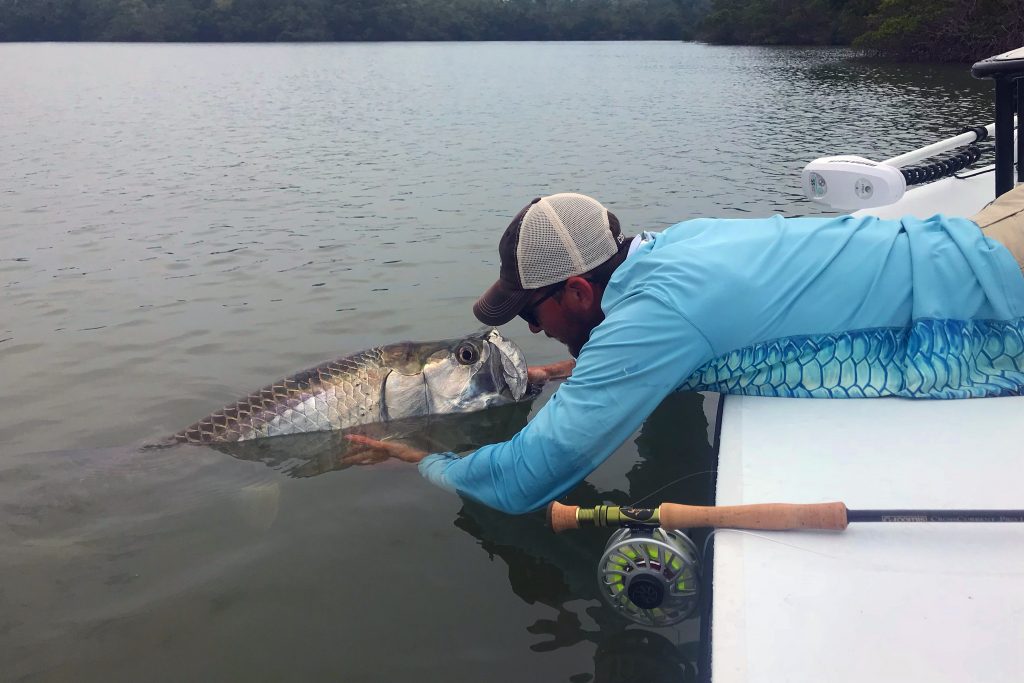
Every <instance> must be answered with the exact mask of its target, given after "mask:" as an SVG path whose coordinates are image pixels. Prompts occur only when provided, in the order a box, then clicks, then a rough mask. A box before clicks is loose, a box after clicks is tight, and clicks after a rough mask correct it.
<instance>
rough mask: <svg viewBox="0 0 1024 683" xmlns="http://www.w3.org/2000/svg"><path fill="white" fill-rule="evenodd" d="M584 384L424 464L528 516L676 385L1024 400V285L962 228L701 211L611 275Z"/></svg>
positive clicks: (997, 248) (1010, 263) (1009, 260)
mask: <svg viewBox="0 0 1024 683" xmlns="http://www.w3.org/2000/svg"><path fill="white" fill-rule="evenodd" d="M601 307H602V309H603V311H604V314H605V320H604V321H603V322H602V323H601V324H600V325H598V326H597V327H596V328H595V329H594V331H593V333H592V334H591V337H590V340H589V341H588V342H587V343H586V344H585V345H584V346H583V349H582V351H581V352H580V355H579V358H578V359H577V364H576V368H575V369H574V370H573V373H572V376H571V377H570V378H569V379H568V380H567V381H566V382H565V383H563V384H562V386H560V387H559V389H558V391H557V392H556V393H555V394H554V395H553V396H552V398H551V400H550V401H549V402H548V403H547V404H546V405H545V406H544V407H543V408H542V409H541V410H540V411H539V412H538V413H537V415H536V416H535V417H534V419H533V420H531V422H530V423H529V424H528V425H527V426H526V427H525V428H524V429H523V430H522V431H520V432H519V433H518V434H517V435H516V436H514V437H513V438H512V439H511V440H509V441H506V442H504V443H499V444H494V445H491V446H485V447H483V448H481V449H479V450H477V451H476V452H474V453H472V454H470V455H469V456H466V457H465V458H459V457H458V456H456V455H454V454H452V453H442V454H433V455H430V456H427V457H426V458H425V459H424V460H423V461H422V462H421V463H420V465H419V467H420V472H421V473H422V474H423V476H425V477H426V478H427V479H429V480H430V481H432V482H434V483H436V484H438V485H440V486H442V487H445V488H447V489H450V490H453V491H458V492H460V493H462V494H463V495H466V496H469V497H471V498H474V499H476V500H478V501H481V502H483V503H485V504H487V505H489V506H491V507H495V508H498V509H500V510H504V511H507V512H513V513H519V512H526V511H529V510H532V509H534V508H537V507H539V506H541V505H543V504H545V503H547V502H548V501H550V500H552V499H554V498H557V497H558V496H560V495H562V494H563V493H565V492H566V491H568V490H569V489H570V488H572V487H573V486H575V485H576V484H577V483H578V482H579V481H580V480H582V479H583V478H584V477H585V476H587V475H588V474H589V473H590V472H592V471H593V470H594V469H595V468H596V467H597V466H598V465H600V464H601V462H603V461H604V460H605V459H606V458H607V457H608V456H609V455H611V453H612V452H614V450H615V448H617V447H618V445H619V444H621V443H622V442H623V441H624V440H625V439H627V438H628V437H629V435H630V434H632V433H633V432H634V431H635V430H636V429H637V428H638V427H639V426H640V424H641V423H642V422H643V420H645V419H646V418H647V416H648V415H649V414H650V413H651V412H652V411H653V410H654V408H655V407H656V406H657V405H658V404H659V403H660V402H661V400H662V399H663V398H664V397H665V396H666V395H667V394H669V393H670V392H672V391H677V390H681V389H691V390H709V391H719V392H723V393H740V394H752V395H763V396H803V397H865V396H869V397H873V396H902V397H907V398H966V397H976V396H999V395H1009V394H1019V393H1021V392H1022V390H1024V277H1022V276H1021V271H1020V268H1019V267H1018V265H1017V263H1016V261H1015V260H1014V258H1013V256H1012V255H1011V254H1010V253H1009V251H1007V250H1006V248H1005V247H1003V246H1002V245H1001V244H999V243H998V242H995V241H993V240H990V239H987V238H985V237H984V236H983V235H982V233H981V231H980V230H979V228H978V227H977V225H975V224H974V223H972V222H971V221H969V220H967V219H963V218H947V217H944V216H941V215H939V216H933V217H932V218H929V219H927V220H919V219H915V218H904V219H902V220H881V219H878V218H873V217H860V218H855V217H852V216H843V217H839V218H797V219H785V218H782V217H779V216H776V217H773V218H769V219H762V220H715V219H698V220H692V221H687V222H684V223H680V224H678V225H675V226H672V227H671V228H669V229H667V230H665V231H664V232H662V233H658V234H654V235H653V236H652V239H649V240H647V241H645V242H644V243H643V244H641V246H640V247H639V248H638V249H636V251H635V253H633V254H631V255H630V256H629V258H627V259H626V261H624V262H623V264H622V265H621V266H619V268H618V269H617V270H616V271H615V273H614V275H613V276H612V278H611V280H610V281H609V283H608V286H607V287H606V289H605V292H604V294H603V297H602V300H601Z"/></svg>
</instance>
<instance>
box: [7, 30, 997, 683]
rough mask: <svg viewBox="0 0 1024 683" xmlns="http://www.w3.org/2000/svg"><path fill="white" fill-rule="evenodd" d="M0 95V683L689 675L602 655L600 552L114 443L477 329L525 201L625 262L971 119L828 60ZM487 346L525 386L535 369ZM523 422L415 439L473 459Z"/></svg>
mask: <svg viewBox="0 0 1024 683" xmlns="http://www.w3.org/2000/svg"><path fill="white" fill-rule="evenodd" d="M0 65H2V66H0V92H3V93H4V97H3V98H2V99H0V130H2V131H3V136H2V137H0V178H2V180H3V182H2V183H0V363H2V365H0V368H2V379H3V381H2V383H0V444H2V445H3V447H2V450H0V505H2V506H3V516H2V517H0V519H2V522H0V547H2V548H3V553H2V554H0V658H2V660H3V661H4V662H5V678H6V677H10V678H13V679H15V680H19V679H25V680H76V681H79V680H139V679H141V678H149V679H166V680H182V679H184V678H186V677H192V678H196V679H207V680H210V679H241V678H249V679H257V680H280V679H286V678H287V679H294V680H300V679H301V680H321V679H324V680H326V679H330V680H338V679H342V680H434V679H440V678H444V679H448V680H453V681H477V680H496V681H497V680H510V681H518V680H522V679H524V678H527V677H530V676H533V677H535V678H538V679H539V680H570V681H573V682H574V683H582V682H584V681H590V680H595V681H611V680H618V681H623V680H633V679H630V678H629V676H630V675H638V676H641V678H642V680H647V681H656V680H680V679H683V680H686V679H692V678H693V677H695V676H696V669H695V667H696V662H697V643H696V634H697V628H696V624H695V622H688V623H687V624H684V625H682V626H680V627H678V628H674V629H663V630H658V631H651V630H646V631H645V630H643V629H637V628H629V629H625V628H624V624H622V623H621V622H618V621H616V620H615V619H614V618H613V616H612V615H609V614H608V612H607V610H605V609H604V608H602V607H601V604H600V602H599V601H598V600H597V596H596V589H595V586H594V574H595V572H596V560H597V558H598V557H599V555H600V552H601V548H602V546H603V543H604V536H603V535H602V534H599V533H596V532H595V533H583V534H580V535H576V536H560V537H553V536H552V535H551V534H550V533H548V532H547V531H546V530H545V529H544V526H543V520H542V519H541V518H539V517H538V516H536V515H533V516H525V517H518V518H512V517H506V516H503V515H498V514H495V513H492V512H490V511H487V510H485V509H481V508H480V507H478V506H475V505H471V504H468V503H463V502H462V501H460V500H459V499H458V498H457V497H454V496H451V495H449V494H446V493H444V492H441V491H438V490H435V489H433V488H432V487H430V486H429V485H427V484H426V483H425V482H423V481H422V480H420V478H419V477H418V475H417V473H416V472H415V469H414V468H411V467H408V466H405V465H402V464H400V463H388V464H385V465H380V466H377V467H373V468H349V469H338V468H337V467H336V463H334V462H332V461H331V460H330V457H328V456H325V453H326V452H327V451H325V450H324V448H323V447H321V446H317V447H316V448H314V449H313V450H314V451H315V452H314V453H313V454H312V455H309V454H308V453H304V452H303V453H299V455H300V456H303V457H299V458H298V459H297V460H296V461H294V462H291V464H290V465H288V466H280V465H281V463H282V462H285V461H288V458H289V457H291V455H294V454H295V453H286V454H285V456H284V457H283V459H278V460H272V462H274V463H277V464H278V465H279V466H278V467H277V468H273V467H268V466H266V465H265V464H263V463H262V462H260V461H259V458H257V459H256V460H244V459H241V458H232V457H228V456H227V455H225V454H223V453H219V452H216V451H210V450H204V449H185V450H182V449H171V450H164V451H139V450H138V449H137V446H138V445H139V444H142V443H145V442H147V441H152V440H155V439H157V438H159V437H162V436H164V435H166V434H169V433H172V432H174V431H176V430H178V429H180V428H181V427H183V426H185V425H187V424H190V423H191V422H193V421H194V420H196V419H197V418H199V417H202V416H203V415H205V414H207V413H209V412H210V411H212V410H214V409H216V408H219V407H221V406H222V405H224V404H226V403H228V402H231V401H233V400H235V399H236V398H238V397H239V396H240V395H242V394H245V393H247V392H248V391H250V390H252V389H255V388H258V387H260V386H263V385H265V384H267V383H269V382H270V381H272V380H274V379H276V378H279V377H281V376H284V375H286V374H290V373H291V372H294V371H296V370H299V369H302V368H305V367H308V366H311V365H314V364H316V363H318V362H320V361H323V360H326V359H328V358H333V357H336V356H340V355H344V354H346V353H349V352H352V351H356V350H359V349H362V348H365V347H367V346H371V345H374V344H378V343H382V342H386V341H395V340H398V339H402V338H416V339H432V338H444V337H451V336H454V335H456V334H459V333H462V332H467V331H470V330H473V329H475V328H476V327H477V323H476V322H475V320H474V319H473V318H472V314H471V312H470V306H471V304H472V302H473V301H474V300H475V297H476V296H477V295H478V294H479V293H480V292H481V291H482V290H483V289H484V288H485V287H486V286H487V285H488V284H490V282H492V281H493V279H494V277H495V275H496V270H497V259H496V244H497V239H498V237H499V236H500V233H501V231H502V230H503V229H504V226H505V225H506V224H507V222H508V220H509V219H510V218H511V217H512V216H513V215H514V214H515V213H516V212H517V211H518V210H519V208H520V207H521V206H522V205H523V204H525V203H526V202H527V201H528V200H529V199H531V198H532V197H534V196H539V195H541V194H547V193H551V192H558V191H568V190H571V191H581V192H586V193H588V194H592V195H594V196H596V197H598V198H599V199H601V200H602V201H603V202H604V203H605V204H607V205H608V206H609V207H610V208H611V209H612V210H613V211H615V213H616V214H617V215H618V216H619V218H620V219H621V221H622V223H623V225H624V227H625V229H626V231H627V232H628V233H632V232H635V231H638V230H640V229H646V228H659V227H664V226H666V225H669V224H671V223H674V222H676V221H679V220H683V219H685V218H689V217H696V216H706V215H713V216H762V215H768V214H771V213H782V214H784V215H790V216H794V215H803V214H811V213H819V212H820V210H819V209H818V207H816V206H815V205H812V204H810V203H808V202H806V201H804V200H803V199H802V197H801V196H800V191H799V169H800V168H801V167H802V165H803V164H804V163H805V162H806V161H808V160H810V159H813V158H815V157H817V156H821V155H824V154H833V153H857V154H863V155H865V156H869V157H875V158H885V157H888V156H894V155H896V154H899V153H902V152H905V151H908V150H909V149H912V148H914V147H916V146H919V145H922V144H925V143H929V142H932V141H934V140H936V139H938V138H941V137H946V136H949V135H952V134H955V133H956V132H958V131H959V128H960V127H961V126H963V125H967V124H971V125H973V124H978V123H988V122H989V121H990V118H991V114H990V111H989V110H990V104H989V93H990V88H991V84H989V83H987V82H978V81H973V80H972V79H971V78H970V77H969V75H968V73H967V69H966V68H964V67H937V66H921V65H917V66H914V65H911V66H907V65H885V64H878V63H870V62H863V61H856V60H851V59H850V54H849V53H846V52H843V51H835V50H805V49H786V48H736V47H709V46H704V45H697V44H683V43H667V42H666V43H563V44H551V43H519V44H512V43H482V44H365V45H347V44H346V45H301V46H300V45H203V46H196V45H60V44H56V45H55V44H39V45H0ZM506 332H507V333H508V334H510V335H511V336H512V337H513V338H514V339H515V340H516V341H518V342H519V343H520V344H521V345H522V346H523V348H524V350H525V352H526V355H527V358H528V359H529V360H530V361H531V362H532V363H541V362H547V361H552V360H556V359H559V358H561V357H562V356H563V351H562V349H560V348H559V347H558V346H557V345H556V344H554V343H553V342H550V341H549V340H545V339H542V338H536V337H532V336H531V335H529V334H528V333H527V331H526V330H525V329H523V328H522V326H516V324H515V323H513V324H512V325H510V326H509V327H508V329H507V330H506ZM549 394H550V390H549V391H548V392H547V393H545V394H544V395H542V396H541V397H540V399H538V400H537V401H536V402H534V404H533V405H532V406H525V407H523V409H522V410H519V411H518V412H517V411H513V412H511V413H506V414H502V415H501V416H499V418H498V419H490V418H486V419H485V418H479V420H482V422H475V421H474V420H477V419H478V418H472V419H470V420H469V421H468V422H467V423H460V424H459V425H457V426H456V427H455V431H456V432H458V435H456V436H452V434H451V433H450V432H445V433H444V434H442V435H441V436H440V437H437V438H440V439H441V440H442V441H444V440H445V439H450V440H452V443H457V444H458V445H459V446H463V447H468V446H470V445H472V444H473V443H477V442H483V441H487V440H490V439H493V438H500V437H501V436H502V435H503V434H506V433H510V431H514V430H515V428H516V427H517V426H518V425H519V424H521V423H522V421H523V420H525V419H526V417H527V415H528V413H529V410H530V409H531V407H532V409H536V408H537V407H539V406H540V405H542V404H543V402H544V401H545V400H546V399H547V396H548V395H549ZM712 410H713V406H711V405H710V402H709V405H705V404H704V401H703V399H702V397H701V396H699V395H684V396H679V397H674V398H673V399H672V400H671V401H669V402H668V403H667V404H666V405H664V406H662V408H661V409H660V410H659V412H658V413H657V414H656V415H655V417H654V418H652V419H651V420H649V421H648V425H647V426H646V427H645V429H644V431H643V433H642V434H641V435H639V436H638V438H637V439H635V440H630V441H628V442H627V443H626V444H624V445H623V446H622V447H621V448H620V449H619V450H618V451H617V452H616V454H615V455H614V456H613V458H612V459H611V460H610V461H609V463H608V464H606V465H605V466H603V467H602V468H601V469H599V470H598V471H597V472H596V473H595V474H594V475H592V476H591V477H590V479H589V480H588V483H587V484H585V485H584V486H582V487H581V488H580V489H579V490H578V491H576V492H574V493H573V495H572V496H570V500H571V501H572V502H576V503H583V504H586V503H594V502H600V501H602V500H609V501H617V502H622V503H626V502H631V501H634V500H636V499H637V498H639V497H640V496H644V495H647V494H649V493H651V492H652V491H653V490H655V489H657V488H658V487H659V486H661V485H662V484H663V483H667V482H669V481H671V480H673V479H676V478H677V477H680V476H684V475H686V474H692V473H697V472H702V471H703V470H705V469H707V467H708V466H709V463H710V453H709V450H710V449H709V446H708V434H707V429H708V427H707V417H706V413H707V412H710V411H712ZM467 433H468V434H469V436H466V435H467ZM435 436H436V435H435ZM290 448H294V449H295V452H296V453H298V452H299V451H301V450H302V449H303V448H305V446H302V447H299V446H294V447H290ZM318 449H319V450H318ZM236 455H238V454H236ZM305 456H308V457H305ZM325 457H326V460H325ZM296 463H298V464H296ZM321 475H322V476H321ZM709 487H710V481H709V477H708V476H707V475H701V474H697V475H696V476H693V477H691V478H690V479H687V480H685V481H684V482H682V483H680V484H678V485H676V486H675V487H673V488H670V489H669V490H667V491H663V492H661V493H660V494H658V496H657V498H658V499H659V500H676V501H680V502H698V503H699V502H707V499H708V495H709ZM650 502H657V501H650ZM630 672H632V673H630Z"/></svg>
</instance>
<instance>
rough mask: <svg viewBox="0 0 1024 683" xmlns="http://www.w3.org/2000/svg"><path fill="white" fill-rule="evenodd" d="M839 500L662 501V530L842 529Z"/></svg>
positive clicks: (843, 509)
mask: <svg viewBox="0 0 1024 683" xmlns="http://www.w3.org/2000/svg"><path fill="white" fill-rule="evenodd" d="M846 525H847V520H846V505H844V504H843V503H839V502H835V503H803V504H796V503H760V504H755V505H728V506H723V507H699V506H695V505H679V504H677V503H662V505H661V526H662V527H664V528H666V529H689V528H691V527H715V528H719V529H765V530H771V531H784V530H788V529H827V530H833V531H842V530H843V529H845V528H846Z"/></svg>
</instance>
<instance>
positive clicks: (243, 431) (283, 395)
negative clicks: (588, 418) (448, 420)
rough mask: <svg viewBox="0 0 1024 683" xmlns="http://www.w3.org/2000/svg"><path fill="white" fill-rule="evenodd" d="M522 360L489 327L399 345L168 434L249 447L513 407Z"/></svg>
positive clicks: (292, 381)
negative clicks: (271, 438) (434, 416)
mask: <svg viewBox="0 0 1024 683" xmlns="http://www.w3.org/2000/svg"><path fill="white" fill-rule="evenodd" d="M526 392H527V374H526V360H525V358H524V357H523V354H522V352H521V351H520V350H519V347H518V346H516V345H515V344H514V343H513V342H511V341H509V340H508V339H505V338H504V337H502V336H501V334H499V332H498V331H497V330H495V329H491V330H485V331H482V332H479V333H477V334H473V335H468V336H466V337H461V338H458V339H445V340H440V341H428V342H399V343H397V344H390V345H387V346H379V347H374V348H372V349H367V350H365V351H361V352H359V353H356V354H353V355H351V356H346V357H344V358H339V359H337V360H334V361H330V362H328V363H324V364H322V365H318V366H317V367H315V368H311V369H309V370H305V371H303V372H300V373H298V374H295V375H292V376H291V377H288V378H285V379H283V380H281V381H279V382H275V383H274V384H271V385H270V386H267V387H264V388H263V389H260V390H259V391H256V392H254V393H252V394H249V395H248V396H246V397H245V398H243V399H241V400H240V401H237V402H236V403H233V404H231V405H229V406H227V407H225V408H223V409H221V410H218V411H217V412H215V413H213V414H212V415H210V416H208V417H206V418H204V419H202V420H200V421H199V422H196V423H195V424H193V425H191V426H189V427H187V428H186V429H183V430H182V431H180V432H178V433H177V434H175V435H174V437H173V438H174V440H175V441H178V442H185V443H224V442H235V441H248V440H251V439H259V438H264V437H269V436H281V435H285V434H301V433H309V432H320V431H334V430H341V429H347V428H349V427H355V426H358V425H364V424H373V423H384V422H389V421H392V420H398V419H405V418H411V417H418V416H423V415H432V414H450V413H466V412H473V411H476V410H482V409H484V408H488V407H491V406H497V405H504V404H508V403H513V402H515V401H518V400H520V399H522V398H523V397H524V396H525V395H526Z"/></svg>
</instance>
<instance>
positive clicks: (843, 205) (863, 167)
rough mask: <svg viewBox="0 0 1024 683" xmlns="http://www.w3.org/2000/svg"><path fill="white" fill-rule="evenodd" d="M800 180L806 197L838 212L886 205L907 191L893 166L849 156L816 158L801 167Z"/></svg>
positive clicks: (900, 176) (905, 184)
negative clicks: (802, 168)
mask: <svg viewBox="0 0 1024 683" xmlns="http://www.w3.org/2000/svg"><path fill="white" fill-rule="evenodd" d="M800 179H801V181H802V182H803V187H804V194H805V195H806V196H807V198H808V199H811V200H813V201H815V202H818V203H819V204H825V205H826V206H829V207H831V208H833V209H839V210H840V211H856V210H859V209H870V208H873V207H876V206H886V205H887V204H892V203H894V202H896V201H898V200H899V199H900V197H902V196H903V193H905V192H906V191H907V181H906V179H905V178H904V177H903V173H902V172H900V170H899V169H898V168H896V167H895V166H888V165H886V164H882V163H879V162H877V161H871V160H870V159H865V158H864V157H858V156H852V155H842V156H835V157H822V158H820V159H815V160H814V161H812V162H811V163H809V164H807V165H806V166H804V170H803V172H802V173H801V174H800Z"/></svg>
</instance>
